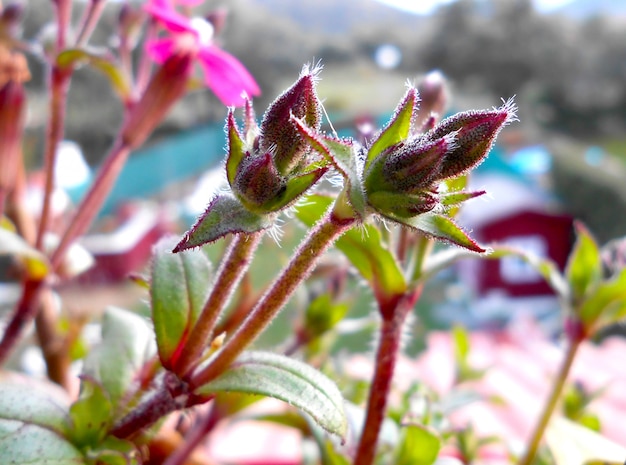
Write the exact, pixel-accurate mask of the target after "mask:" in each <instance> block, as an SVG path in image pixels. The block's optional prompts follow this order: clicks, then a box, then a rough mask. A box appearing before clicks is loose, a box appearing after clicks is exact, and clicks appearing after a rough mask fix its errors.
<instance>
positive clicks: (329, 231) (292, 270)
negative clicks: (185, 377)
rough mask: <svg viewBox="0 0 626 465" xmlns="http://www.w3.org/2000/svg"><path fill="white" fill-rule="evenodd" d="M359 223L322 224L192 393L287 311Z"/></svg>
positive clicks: (327, 220)
mask: <svg viewBox="0 0 626 465" xmlns="http://www.w3.org/2000/svg"><path fill="white" fill-rule="evenodd" d="M356 221H357V220H356V218H354V217H353V216H346V215H339V214H337V213H336V211H335V210H333V211H331V212H330V213H328V214H326V216H325V217H324V218H323V219H322V220H320V222H319V223H318V224H317V225H316V226H315V227H314V228H313V229H312V230H311V232H310V233H309V235H308V236H307V238H306V239H305V240H304V241H303V242H302V243H301V244H300V247H299V248H298V250H297V251H296V253H295V254H294V256H293V258H292V259H291V261H290V262H289V264H288V265H287V266H286V268H285V269H284V270H283V271H282V273H281V274H280V276H279V277H278V278H277V280H276V281H275V282H274V284H273V285H272V287H271V288H270V289H269V290H268V291H267V292H266V293H265V294H264V295H263V297H262V298H261V300H260V301H259V302H258V303H257V304H256V305H255V307H254V308H253V309H252V311H251V313H250V314H249V315H248V317H247V318H246V319H245V320H244V322H243V323H242V325H241V326H240V327H239V328H238V329H237V331H236V332H235V333H234V334H233V336H232V337H231V338H230V339H229V340H228V341H227V342H226V344H224V346H223V347H222V348H221V350H220V351H219V352H218V353H217V354H216V355H215V357H214V358H213V359H212V360H211V361H210V362H209V364H208V365H206V366H205V367H204V368H203V369H202V370H200V371H198V372H196V373H194V374H193V375H192V376H191V379H190V381H189V384H190V387H191V389H194V388H196V387H198V386H202V385H203V384H206V383H207V382H209V381H211V380H212V379H214V378H216V377H217V376H219V375H220V374H221V373H223V372H224V371H225V370H226V369H228V367H229V365H230V364H231V363H232V362H234V361H235V359H236V358H237V357H238V356H239V354H240V353H241V352H243V350H244V349H246V348H247V347H248V345H249V344H250V343H251V342H252V341H254V339H256V337H257V336H258V335H259V334H260V333H261V332H262V331H263V330H264V329H265V328H266V327H267V325H269V323H270V322H271V321H272V319H273V318H274V317H275V316H276V315H277V314H278V312H279V311H280V310H281V309H282V308H283V306H284V305H285V303H287V300H288V299H289V297H291V295H292V294H293V292H294V290H295V289H296V287H297V286H298V285H299V284H300V283H301V282H302V281H304V280H305V279H306V277H307V276H308V275H309V273H310V272H311V270H312V269H313V266H314V265H315V264H316V262H317V260H318V259H319V258H320V257H321V256H322V254H323V253H324V251H325V250H326V249H327V248H328V247H329V246H330V245H331V244H332V243H333V242H334V241H335V240H336V239H337V238H338V237H339V236H341V235H342V234H343V233H344V232H346V231H347V230H348V229H350V228H351V227H352V226H354V224H355V223H356Z"/></svg>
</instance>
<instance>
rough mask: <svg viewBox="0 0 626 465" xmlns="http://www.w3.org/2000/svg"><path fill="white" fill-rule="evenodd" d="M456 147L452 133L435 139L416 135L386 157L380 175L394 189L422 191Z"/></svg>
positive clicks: (412, 191) (397, 190)
mask: <svg viewBox="0 0 626 465" xmlns="http://www.w3.org/2000/svg"><path fill="white" fill-rule="evenodd" d="M455 147H456V144H455V142H454V135H453V134H448V135H446V136H445V137H441V138H439V139H437V140H434V141H428V140H427V141H424V140H422V138H420V137H415V138H413V139H411V140H409V141H408V142H407V143H406V144H403V145H402V146H401V147H399V148H398V149H396V150H394V151H393V152H392V153H391V154H390V155H389V156H387V157H386V159H385V165H384V168H383V176H384V177H385V180H386V181H387V182H388V183H389V184H391V185H393V187H394V191H396V192H405V193H407V194H408V193H415V192H418V191H421V190H423V189H425V188H428V187H429V186H430V185H431V184H432V181H433V180H434V179H435V178H436V177H437V176H438V174H439V171H440V169H441V164H442V162H443V160H444V157H445V156H446V154H447V153H448V152H449V151H450V150H453V149H454V148H455Z"/></svg>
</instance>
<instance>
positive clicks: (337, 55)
mask: <svg viewBox="0 0 626 465" xmlns="http://www.w3.org/2000/svg"><path fill="white" fill-rule="evenodd" d="M399 3H401V6H402V8H395V7H392V6H390V5H389V4H386V3H383V2H382V1H376V0H342V1H339V2H338V1H336V0H299V1H293V0H230V1H228V2H226V1H223V0H222V1H214V0H209V1H207V2H205V3H204V4H203V5H202V7H199V9H198V12H199V13H202V14H205V13H208V12H210V11H213V10H215V9H223V10H226V11H227V12H228V15H227V19H226V24H225V28H224V30H223V31H222V33H221V34H220V36H219V37H218V41H219V43H220V45H221V46H222V47H223V48H224V49H225V50H227V51H229V52H230V53H232V54H233V55H235V56H237V57H238V58H239V59H240V60H241V61H242V62H243V63H244V64H245V65H246V66H247V67H248V69H249V70H250V71H251V73H252V74H253V75H254V76H255V78H256V79H257V80H258V82H259V84H260V87H261V89H262V91H263V95H262V96H261V97H260V98H258V99H257V100H256V101H255V102H254V104H255V108H256V110H257V113H258V115H259V116H260V115H261V114H262V111H263V109H264V108H266V106H267V105H268V104H269V103H270V102H271V101H272V100H273V99H274V98H275V97H276V96H277V95H278V94H279V93H280V92H281V91H282V90H284V89H285V88H286V87H287V86H289V85H290V84H291V83H293V82H294V81H295V79H296V78H297V77H298V74H299V72H300V70H301V68H302V66H303V64H305V63H317V62H318V61H320V62H321V63H322V64H323V66H324V70H323V72H322V74H321V78H322V79H321V81H320V83H319V88H318V90H319V95H320V97H321V98H322V100H323V102H324V105H325V108H326V110H327V111H328V113H329V115H330V118H331V120H332V122H333V124H334V126H335V128H337V129H338V130H339V131H340V132H342V133H343V132H345V133H350V132H351V131H354V128H355V126H356V125H357V123H358V122H362V121H374V122H376V123H378V124H383V123H384V122H385V121H386V119H387V118H388V116H389V114H390V112H391V111H392V110H393V108H394V107H395V105H396V103H397V101H398V99H399V98H400V97H401V96H402V95H403V94H404V91H405V83H406V82H407V80H408V81H409V82H414V83H417V82H419V79H421V78H422V77H423V76H424V75H426V74H427V73H430V72H433V71H436V72H439V73H442V74H443V75H445V76H446V78H447V79H448V83H449V88H450V92H449V95H450V104H449V111H450V112H453V111H461V110H467V109H471V108H490V107H492V106H498V105H500V104H501V102H502V100H503V99H504V100H506V99H508V98H510V97H512V96H515V102H516V103H517V104H518V106H519V119H520V121H519V122H518V123H515V124H513V125H511V126H509V127H508V128H507V129H506V130H505V131H504V132H503V134H502V135H501V137H500V138H499V142H498V145H497V146H496V147H495V148H494V150H493V151H492V154H491V155H490V157H489V159H488V161H487V162H485V163H484V164H483V165H481V166H480V167H479V169H478V170H477V171H476V172H475V173H473V176H472V181H471V182H472V185H473V187H478V188H484V189H486V190H487V191H488V192H489V197H490V198H489V199H487V200H485V201H482V200H480V199H479V200H476V201H473V202H471V203H469V205H468V207H467V208H466V211H465V212H464V213H463V215H462V216H461V218H460V221H461V223H462V224H463V225H464V226H465V227H467V228H468V229H470V230H472V231H473V235H474V236H475V237H477V238H478V239H479V240H480V241H482V242H484V243H488V242H491V241H500V242H507V243H511V244H514V245H517V246H521V247H524V248H526V249H530V250H533V251H534V252H536V253H537V254H539V255H543V256H546V257H550V258H552V259H553V260H555V261H556V262H557V263H559V265H561V266H563V264H564V261H565V257H566V256H567V253H568V252H569V250H570V247H571V242H572V233H571V226H572V222H573V220H574V219H579V220H581V221H583V222H584V223H585V224H587V225H588V226H589V228H590V229H591V230H592V232H593V233H594V234H595V236H596V237H597V238H598V240H599V242H600V243H606V242H607V241H609V240H611V239H613V238H616V237H619V236H623V235H626V215H623V213H622V212H624V211H626V182H624V181H625V180H626V169H625V167H624V162H625V161H626V2H623V1H617V0H570V1H567V0H560V1H555V0H552V1H548V0H457V1H451V0H447V1H440V2H438V3H437V2H432V3H431V2H426V1H421V0H406V1H404V2H399ZM137 5H139V4H137ZM120 6H121V4H120V3H115V2H108V3H107V6H106V10H105V14H104V18H103V20H102V21H101V24H100V27H99V29H98V30H97V32H96V34H95V35H94V39H93V40H92V44H91V45H92V46H94V47H95V48H97V47H102V46H106V45H109V44H111V43H114V41H115V28H116V24H117V21H118V15H119V9H120ZM80 10H81V5H80V4H77V8H76V11H75V13H76V15H77V16H78V15H79V13H80ZM408 10H413V11H408ZM51 18H52V12H51V9H50V2H49V1H48V0H32V1H31V2H30V4H29V7H28V8H27V10H26V18H25V24H24V31H23V35H24V37H25V39H26V40H29V39H36V38H40V37H42V35H45V33H46V27H47V25H48V23H49V22H50V19H51ZM112 41H113V42H112ZM30 66H31V71H32V73H33V76H34V78H33V80H32V81H31V82H30V83H29V84H28V85H29V90H30V92H31V93H30V100H29V105H30V115H29V123H28V124H29V138H28V140H27V147H26V150H25V152H26V156H27V157H28V163H29V168H30V171H31V172H32V178H31V182H32V185H33V186H34V187H36V186H37V182H38V178H37V170H38V169H40V168H41V165H42V160H41V158H40V157H41V154H42V147H41V144H42V140H43V133H44V130H45V127H44V124H45V114H46V108H47V96H46V93H45V76H44V70H43V68H42V66H41V64H40V63H39V62H37V61H36V60H35V59H31V61H30ZM121 115H122V108H121V104H120V102H119V101H118V100H117V98H116V97H115V95H114V94H113V92H112V91H111V89H110V86H109V84H108V83H107V82H106V80H105V79H104V78H103V77H102V76H101V75H99V74H98V73H97V72H95V71H93V70H91V69H89V68H87V67H85V68H82V69H80V70H78V71H77V72H76V74H75V77H73V80H72V90H71V92H70V96H69V111H68V127H67V131H66V138H67V139H68V140H71V141H72V144H69V145H68V147H69V148H70V149H68V150H67V151H66V155H65V156H63V157H61V160H65V163H66V165H65V166H66V167H67V168H66V169H65V170H63V171H62V173H66V174H62V175H60V177H59V179H58V184H59V186H60V187H61V188H63V189H62V190H63V193H64V194H65V197H64V200H62V201H60V202H61V203H60V207H59V211H61V212H63V211H64V209H70V210H71V206H72V205H73V204H75V203H76V202H78V201H79V200H80V197H81V196H82V194H83V193H84V190H85V188H86V186H87V183H88V181H89V179H90V178H91V174H92V173H93V170H95V169H97V166H98V164H99V163H100V161H101V160H102V159H103V157H104V155H105V154H106V151H107V150H108V148H109V147H110V145H111V143H112V141H113V138H114V136H115V133H116V130H117V128H118V126H119V123H120V118H121ZM225 116H226V109H225V108H224V107H223V105H221V104H220V103H219V101H218V100H217V99H216V98H215V97H214V96H213V95H212V94H211V93H210V92H209V91H207V90H197V91H194V92H192V93H191V94H190V95H189V96H188V97H187V98H185V99H184V100H183V101H182V102H181V103H180V104H179V105H177V106H176V107H175V109H174V110H173V111H172V112H171V114H170V115H169V116H168V118H167V121H165V123H164V124H163V125H162V126H161V127H160V128H159V130H158V131H157V132H156V133H155V135H154V136H153V137H152V139H151V140H150V141H149V143H148V144H147V145H146V147H145V148H142V149H141V150H139V151H137V152H136V153H135V154H133V156H132V157H131V160H130V162H129V164H128V166H127V168H126V169H125V171H124V172H123V173H122V176H121V178H120V180H119V182H118V184H117V186H116V188H115V190H114V192H113V193H112V194H111V197H110V199H109V201H108V203H107V206H106V207H105V211H104V214H103V215H102V216H101V218H100V219H99V221H98V223H97V224H96V226H95V227H94V230H93V232H92V234H91V235H90V236H89V237H87V238H86V239H85V241H84V245H85V246H86V247H87V248H88V249H89V250H90V251H91V252H92V253H93V254H94V255H95V257H96V264H97V265H96V267H95V268H94V269H93V270H92V271H91V272H89V273H87V276H86V277H84V278H83V279H84V280H86V281H89V282H94V283H101V284H102V283H115V282H120V281H123V280H124V279H125V278H126V276H127V275H128V273H129V272H131V271H136V270H137V269H140V268H141V266H142V264H143V263H145V260H146V259H147V257H148V256H149V252H150V248H151V245H152V243H153V242H154V240H156V238H158V237H160V235H162V234H163V233H165V232H174V233H177V234H180V233H181V232H184V231H185V230H186V228H188V227H189V226H190V225H191V224H192V223H193V221H194V219H195V218H196V216H197V215H198V214H199V213H201V212H202V211H203V209H204V207H205V206H206V204H207V202H208V201H209V199H210V198H211V195H212V193H213V192H214V190H215V189H216V186H217V185H218V183H219V182H220V180H221V179H222V175H221V173H220V170H221V164H220V163H221V160H222V158H223V156H224V145H225V142H224V133H223V124H224V123H223V122H224V118H225ZM77 173H80V176H79V175H77ZM34 203H35V204H36V202H35V201H34ZM61 214H62V213H61ZM297 237H298V236H297V234H295V236H294V239H292V240H293V241H294V243H295V241H296V240H297ZM289 240H290V239H289V236H287V239H286V243H287V244H289ZM270 246H271V245H270ZM289 250H291V249H290V248H289V247H287V246H286V247H284V248H283V255H287V254H288V253H289ZM279 261H280V260H279ZM277 266H278V264H277ZM477 266H479V269H477V268H476V267H477ZM444 279H447V281H446V285H445V286H442V287H441V288H440V289H439V291H440V294H439V295H437V296H433V301H438V302H447V304H446V305H447V306H448V307H450V308H451V310H450V311H451V312H452V313H453V311H454V309H455V308H457V307H458V306H459V305H468V302H472V303H474V302H476V301H477V298H480V299H482V302H483V305H482V306H481V307H480V308H481V311H480V312H479V313H477V314H480V315H487V316H486V317H485V318H492V317H495V318H498V317H500V316H502V312H503V308H504V307H507V308H509V306H510V302H511V299H513V298H515V299H522V300H519V301H524V302H526V303H525V306H526V307H529V304H528V300H523V299H535V298H537V299H544V298H545V299H548V300H546V302H547V303H546V305H545V309H546V310H545V312H548V313H550V314H553V313H554V311H553V310H554V308H555V306H556V305H555V302H554V300H550V299H552V296H551V294H550V291H549V289H548V288H547V287H546V286H545V285H544V284H543V283H542V281H541V279H540V278H539V277H538V276H537V275H536V274H533V272H532V270H529V269H527V268H526V267H525V266H524V265H523V264H522V263H519V262H515V261H514V260H509V261H508V262H507V261H502V262H491V261H490V262H485V264H481V265H476V264H469V265H463V266H461V267H459V269H457V270H455V271H454V274H451V275H448V276H445V277H444ZM78 294H80V293H78ZM77 298H80V295H78V296H77ZM426 300H428V299H426ZM536 302H537V301H533V303H532V304H531V305H530V306H531V307H533V309H535V310H536V311H537V312H539V313H541V312H543V311H544V310H543V309H544V306H542V305H538V304H537V303H536ZM542 302H543V300H542ZM82 305H85V302H83V303H82ZM444 307H445V305H444ZM452 313H451V314H452ZM477 314H474V315H470V316H469V317H468V318H471V321H473V322H475V323H477V322H479V320H480V317H478V316H476V315H477ZM438 315H439V317H440V318H443V319H445V318H446V317H445V315H446V311H445V308H443V310H442V309H441V308H440V309H439V310H438ZM442 315H443V316H442Z"/></svg>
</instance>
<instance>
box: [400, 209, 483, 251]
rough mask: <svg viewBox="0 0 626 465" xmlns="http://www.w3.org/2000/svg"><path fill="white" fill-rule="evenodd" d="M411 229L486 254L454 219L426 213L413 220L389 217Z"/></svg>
mask: <svg viewBox="0 0 626 465" xmlns="http://www.w3.org/2000/svg"><path fill="white" fill-rule="evenodd" d="M389 218H390V219H392V220H394V221H397V222H398V223H402V224H404V225H406V226H410V227H411V228H415V229H418V230H420V231H422V232H424V233H426V234H427V235H429V236H433V237H434V238H436V239H440V240H443V241H445V242H450V243H452V244H456V245H459V246H461V247H465V248H466V249H469V250H471V251H472V252H485V249H483V248H482V247H480V246H479V245H478V244H477V243H476V242H475V241H474V240H473V239H472V238H470V237H469V236H468V235H467V234H466V233H465V231H463V230H462V229H461V228H460V227H459V226H457V225H456V223H454V221H452V219H450V218H448V217H446V216H444V215H440V214H438V213H432V212H429V213H424V214H422V215H417V216H414V217H412V218H399V217H391V216H390V217H389Z"/></svg>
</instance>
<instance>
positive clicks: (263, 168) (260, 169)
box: [233, 152, 285, 211]
mask: <svg viewBox="0 0 626 465" xmlns="http://www.w3.org/2000/svg"><path fill="white" fill-rule="evenodd" d="M284 190H285V180H284V179H283V177H282V176H281V175H280V174H279V173H278V171H277V170H276V166H274V162H273V160H272V156H271V154H270V153H269V152H268V153H265V154H263V155H261V156H250V155H249V156H247V157H245V158H244V159H243V160H242V162H241V164H240V166H239V170H238V171H237V175H236V176H235V183H234V186H233V192H234V193H235V195H237V197H238V198H239V200H240V201H241V203H243V204H244V205H245V206H246V207H248V208H249V209H250V210H252V211H256V210H257V209H259V207H261V208H262V207H263V206H264V205H265V204H266V203H268V202H270V201H271V200H273V199H274V198H276V197H277V196H278V195H280V194H281V192H282V191H284Z"/></svg>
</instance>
